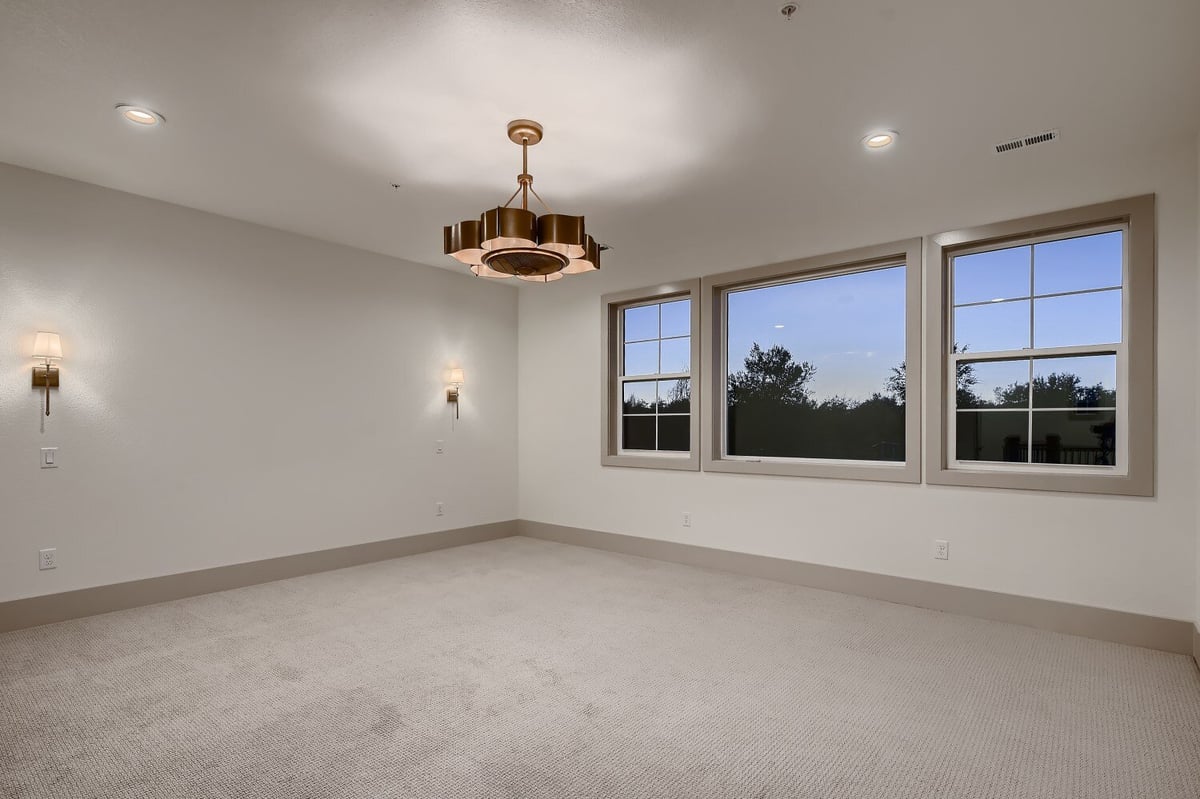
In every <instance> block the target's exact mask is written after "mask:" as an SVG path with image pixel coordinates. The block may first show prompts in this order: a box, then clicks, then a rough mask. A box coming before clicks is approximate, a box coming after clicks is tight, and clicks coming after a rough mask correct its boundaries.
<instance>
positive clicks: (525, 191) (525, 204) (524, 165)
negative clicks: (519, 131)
mask: <svg viewBox="0 0 1200 799" xmlns="http://www.w3.org/2000/svg"><path fill="white" fill-rule="evenodd" d="M521 174H522V175H528V174H529V137H528V136H522V137H521ZM534 194H535V196H536V192H535V193H534ZM521 208H522V210H525V211H528V210H529V184H528V183H526V182H525V181H524V179H522V181H521Z"/></svg>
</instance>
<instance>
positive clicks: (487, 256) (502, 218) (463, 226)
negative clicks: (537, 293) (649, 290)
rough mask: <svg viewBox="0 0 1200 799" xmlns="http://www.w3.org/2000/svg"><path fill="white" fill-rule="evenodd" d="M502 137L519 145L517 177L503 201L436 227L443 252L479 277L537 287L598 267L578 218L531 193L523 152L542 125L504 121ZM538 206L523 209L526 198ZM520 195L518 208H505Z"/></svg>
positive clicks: (526, 205)
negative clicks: (474, 216) (540, 210)
mask: <svg viewBox="0 0 1200 799" xmlns="http://www.w3.org/2000/svg"><path fill="white" fill-rule="evenodd" d="M508 138H509V139H511V140H512V141H513V143H515V144H519V145H521V174H519V175H517V190H516V191H514V192H513V193H512V196H510V197H509V198H508V202H506V203H504V205H501V206H499V207H496V208H492V209H490V210H487V211H484V212H483V214H481V215H480V217H479V218H478V219H465V220H463V221H462V222H459V223H457V224H454V225H446V226H445V227H444V228H443V229H442V234H443V239H444V243H445V253H446V254H447V255H449V256H450V257H452V258H454V259H456V260H458V261H461V262H462V263H464V264H467V265H468V266H469V267H471V271H472V272H473V273H475V274H476V275H478V276H479V277H490V278H497V279H504V278H510V277H517V278H520V279H521V280H528V281H532V282H537V283H549V282H550V281H552V280H559V279H561V278H562V276H563V275H576V274H581V273H583V272H591V271H594V270H596V269H599V268H600V250H602V249H604V248H603V247H602V246H601V245H599V244H597V243H596V240H595V239H593V238H592V237H591V236H589V235H588V234H587V232H586V231H585V230H584V226H583V217H582V216H570V215H568V214H556V213H553V212H552V211H551V210H550V207H549V206H548V205H546V201H545V200H543V199H542V198H541V196H540V195H538V193H537V192H536V191H534V189H533V175H531V174H529V148H530V147H532V146H533V145H535V144H537V143H538V142H540V141H541V140H542V126H541V125H540V124H539V123H537V122H534V121H533V120H532V119H514V120H513V121H512V122H509V123H508ZM530 194H532V195H533V196H534V198H535V199H536V200H537V201H538V202H539V203H541V205H542V207H543V208H544V209H545V211H546V213H544V214H542V215H541V216H538V215H536V214H535V213H534V212H533V211H530V210H529V195H530ZM517 195H520V197H521V207H520V208H514V207H511V205H512V202H513V200H515V199H516V198H517Z"/></svg>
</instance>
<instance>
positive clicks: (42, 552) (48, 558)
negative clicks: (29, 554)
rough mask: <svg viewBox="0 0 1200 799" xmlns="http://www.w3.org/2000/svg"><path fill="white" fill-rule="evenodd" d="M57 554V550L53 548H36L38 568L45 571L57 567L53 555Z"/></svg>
mask: <svg viewBox="0 0 1200 799" xmlns="http://www.w3.org/2000/svg"><path fill="white" fill-rule="evenodd" d="M57 554H58V550H57V549H54V548H51V549H39V550H38V569H40V570H41V571H45V570H46V569H57V568H58V563H57V560H56V558H55V556H56V555H57Z"/></svg>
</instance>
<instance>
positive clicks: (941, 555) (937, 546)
mask: <svg viewBox="0 0 1200 799" xmlns="http://www.w3.org/2000/svg"><path fill="white" fill-rule="evenodd" d="M933 557H934V558H935V559H937V560H950V542H949V541H943V540H941V539H936V540H934V542H933Z"/></svg>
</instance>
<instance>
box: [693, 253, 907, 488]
mask: <svg viewBox="0 0 1200 799" xmlns="http://www.w3.org/2000/svg"><path fill="white" fill-rule="evenodd" d="M704 296H705V298H706V302H711V303H712V314H711V319H712V323H711V330H709V332H707V333H706V334H705V342H706V344H708V345H709V346H710V347H711V351H710V353H709V354H706V355H705V356H704V361H705V363H706V364H710V363H711V364H712V368H713V372H712V378H711V387H712V392H713V393H712V396H713V398H714V401H713V403H712V404H713V408H714V409H713V413H712V418H711V420H710V421H711V424H710V425H706V431H707V430H709V429H711V431H712V439H711V443H710V444H706V446H705V459H704V461H705V468H706V469H709V470H712V471H737V472H751V473H755V472H757V473H765V474H788V475H804V476H819V477H853V478H861V479H880V480H902V481H909V482H916V481H917V480H919V475H920V472H919V449H920V448H919V441H918V434H917V431H918V424H919V415H918V413H919V409H918V408H917V407H916V405H917V404H918V402H917V396H918V395H919V386H920V378H919V363H920V348H919V334H918V325H919V321H920V314H921V308H920V242H919V241H917V240H914V241H908V242H901V243H898V244H894V245H887V246H884V247H876V248H869V249H866V250H859V251H855V252H852V253H841V254H837V255H830V256H823V257H819V258H813V259H806V260H804V261H796V262H792V263H788V264H780V265H776V266H772V267H762V268H758V269H752V270H745V271H742V272H734V273H729V274H727V275H718V276H716V277H714V278H709V279H706V280H705V289H704ZM914 374H916V375H917V377H916V378H915V383H914V385H915V386H916V387H917V388H914V392H915V393H914V394H912V395H911V396H910V391H909V384H910V382H911V381H913V380H914V377H913V376H914Z"/></svg>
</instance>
